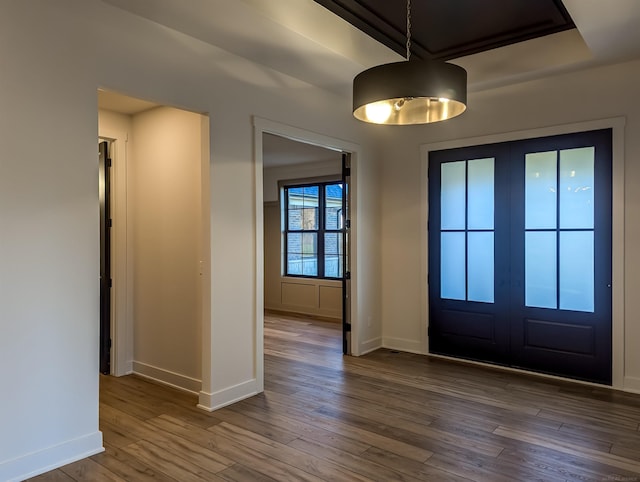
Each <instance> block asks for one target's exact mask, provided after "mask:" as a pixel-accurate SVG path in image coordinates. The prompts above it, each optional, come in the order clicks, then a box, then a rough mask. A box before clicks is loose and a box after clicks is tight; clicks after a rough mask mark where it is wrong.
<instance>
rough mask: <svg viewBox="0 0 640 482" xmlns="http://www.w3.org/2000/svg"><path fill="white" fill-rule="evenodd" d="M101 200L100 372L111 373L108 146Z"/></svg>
mask: <svg viewBox="0 0 640 482" xmlns="http://www.w3.org/2000/svg"><path fill="white" fill-rule="evenodd" d="M98 152H99V158H98V176H99V177H98V195H99V200H100V372H101V373H104V374H109V373H111V210H110V180H109V179H110V176H109V169H110V167H111V159H110V158H109V145H108V143H107V142H100V143H99V145H98Z"/></svg>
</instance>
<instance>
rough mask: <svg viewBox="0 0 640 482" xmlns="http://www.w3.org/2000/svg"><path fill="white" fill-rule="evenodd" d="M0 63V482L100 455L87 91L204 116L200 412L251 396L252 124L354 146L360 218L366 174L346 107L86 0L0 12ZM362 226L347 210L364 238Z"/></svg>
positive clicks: (366, 195) (92, 132) (93, 114)
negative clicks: (206, 298) (207, 191)
mask: <svg viewBox="0 0 640 482" xmlns="http://www.w3.org/2000/svg"><path fill="white" fill-rule="evenodd" d="M0 63H1V65H2V75H0V112H2V115H1V116H0V146H2V149H0V226H2V228H1V231H0V236H1V237H0V306H2V312H1V315H0V316H1V318H0V380H1V383H2V393H3V400H2V411H1V412H0V427H2V430H1V431H0V480H11V479H13V478H22V477H24V476H26V475H28V474H31V473H32V474H35V473H38V472H41V471H44V470H47V469H49V468H53V467H54V466H57V465H61V464H63V463H66V462H68V461H71V460H74V459H77V458H81V457H83V456H86V455H88V454H90V453H94V452H96V451H99V450H101V435H100V432H99V431H98V338H99V337H98V305H99V304H98V293H99V291H98V259H99V255H98V246H99V243H98V223H97V220H98V196H97V179H98V177H97V159H96V138H97V101H96V89H97V88H98V87H105V88H108V89H111V90H115V91H118V92H122V93H125V94H128V95H132V96H135V97H140V98H146V99H149V100H154V101H157V102H159V103H162V104H165V105H174V106H178V107H183V108H186V109H188V110H191V111H195V112H207V113H209V114H210V116H211V124H210V125H211V127H210V131H209V135H210V139H211V164H210V168H211V173H210V180H209V183H210V187H211V218H210V220H211V230H210V234H211V262H210V265H209V266H205V270H206V271H209V270H210V272H211V275H212V283H211V293H210V296H211V317H210V319H211V322H210V325H205V326H203V338H204V341H203V353H202V357H203V359H204V360H205V361H207V362H208V361H209V360H210V364H206V363H205V367H204V369H203V372H202V391H201V393H200V404H201V406H203V408H209V409H213V408H215V407H218V406H222V405H224V404H227V403H230V402H232V401H233V400H235V399H239V398H243V397H246V396H249V395H251V394H252V393H255V392H256V391H257V390H259V389H260V383H259V381H260V378H261V369H262V364H261V361H260V360H258V359H256V355H255V354H256V353H257V352H258V351H257V349H256V347H257V345H258V344H259V343H261V340H259V339H258V338H256V333H257V331H256V326H257V323H259V321H260V320H259V319H257V317H256V304H257V299H258V298H257V297H258V294H257V292H256V286H257V280H256V253H257V242H258V237H257V236H256V232H255V224H256V219H257V217H258V214H257V212H256V203H255V196H256V186H255V169H254V164H253V162H254V161H253V150H252V145H253V126H252V123H251V117H252V116H254V115H257V116H260V117H262V118H266V119H272V120H275V121H278V122H282V123H283V124H287V125H296V126H300V127H301V128H304V129H307V130H309V131H313V132H318V133H323V134H325V135H329V136H334V137H337V138H341V139H349V141H351V142H353V143H356V144H361V145H363V146H365V147H363V149H362V153H363V154H362V158H360V159H358V161H359V163H358V171H359V179H360V180H362V185H358V186H356V190H357V193H356V196H357V200H356V202H357V203H358V205H363V206H365V205H366V206H371V209H372V210H374V209H375V202H374V200H375V199H376V196H377V189H376V186H374V185H368V184H367V183H369V182H370V181H371V182H373V181H375V179H376V176H377V173H376V164H375V163H373V162H368V161H369V159H370V153H371V151H369V150H368V149H367V148H366V144H367V142H366V135H367V134H366V133H367V127H365V126H361V125H359V124H358V123H357V122H356V121H354V120H353V119H352V117H351V115H350V107H349V102H348V99H344V98H339V97H337V96H335V95H333V94H329V93H326V92H323V91H321V90H319V89H317V88H314V87H312V86H310V85H308V84H305V83H303V82H299V81H296V80H294V79H292V78H289V77H286V76H284V75H281V74H278V73H276V72H274V71H270V70H268V69H266V68H264V67H263V66H259V65H257V64H253V63H251V62H248V61H244V60H242V59H240V58H238V57H235V56H233V55H231V54H228V53H226V52H224V51H221V50H219V49H216V48H214V47H211V46H209V45H206V44H204V43H202V42H199V41H197V40H194V39H192V38H189V37H187V36H184V35H181V34H179V33H177V32H175V31H172V30H170V29H167V28H165V27H161V26H159V25H156V24H153V23H152V22H148V21H146V20H143V19H140V18H138V17H135V16H133V15H130V14H126V13H124V12H122V11H120V10H118V9H115V8H112V7H110V6H107V5H105V4H103V3H101V2H99V1H98V0H59V1H57V2H50V1H47V0H7V1H4V2H2V4H1V6H0ZM283 105H285V106H289V107H288V108H286V109H283ZM230 199H234V200H235V201H234V202H233V203H229V200H230ZM374 213H375V211H369V210H363V211H362V212H361V213H359V222H360V225H361V226H362V231H360V233H361V234H363V235H364V236H366V235H368V234H371V233H372V232H375V231H376V229H377V226H378V224H377V221H376V220H375V219H367V216H369V215H372V214H374ZM260 227H261V228H262V226H260ZM260 238H261V237H260ZM376 243H377V241H376V240H375V239H374V240H373V241H372V244H370V245H367V247H366V248H363V249H362V250H359V251H358V263H359V266H360V267H361V269H360V276H361V277H362V279H363V280H366V282H363V283H361V284H360V285H358V293H357V297H358V301H359V309H360V312H361V313H362V314H363V316H365V317H366V316H373V313H376V312H378V311H379V310H378V308H379V305H378V298H379V291H378V287H379V278H377V277H376V276H375V275H376V274H377V270H378V268H377V261H376V260H377V254H378V253H377V252H376V246H377V245H376ZM363 335H367V336H370V335H369V334H367V333H364V332H363ZM371 336H374V335H371ZM204 347H206V349H204Z"/></svg>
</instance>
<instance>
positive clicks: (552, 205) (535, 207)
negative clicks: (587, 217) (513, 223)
mask: <svg viewBox="0 0 640 482" xmlns="http://www.w3.org/2000/svg"><path fill="white" fill-rule="evenodd" d="M525 161H526V162H525V228H526V229H555V228H556V209H557V206H556V199H557V191H558V186H557V184H558V182H557V177H558V176H557V151H550V152H536V153H531V154H527V155H526V156H525Z"/></svg>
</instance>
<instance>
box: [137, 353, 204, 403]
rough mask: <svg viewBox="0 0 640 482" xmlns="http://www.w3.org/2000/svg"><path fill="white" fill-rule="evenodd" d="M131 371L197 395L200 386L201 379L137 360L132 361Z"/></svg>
mask: <svg viewBox="0 0 640 482" xmlns="http://www.w3.org/2000/svg"><path fill="white" fill-rule="evenodd" d="M133 373H135V374H136V375H139V376H141V377H143V378H148V379H149V380H153V381H155V382H158V383H161V384H163V385H167V386H169V387H172V388H177V389H178V390H182V391H184V392H189V393H191V394H193V395H198V393H199V392H200V389H201V388H202V381H201V380H197V379H195V378H191V377H188V376H186V375H181V374H180V373H175V372H172V371H169V370H165V369H164V368H158V367H154V366H153V365H148V364H146V363H142V362H138V361H134V362H133Z"/></svg>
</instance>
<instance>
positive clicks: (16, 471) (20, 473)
mask: <svg viewBox="0 0 640 482" xmlns="http://www.w3.org/2000/svg"><path fill="white" fill-rule="evenodd" d="M100 452H104V447H103V446H102V432H94V433H91V434H89V435H85V436H84V437H80V438H77V439H74V440H69V441H67V442H64V443H62V444H60V445H55V446H54V447H49V448H47V449H44V450H40V451H38V452H33V453H30V454H28V455H25V456H23V457H19V458H17V459H13V460H9V461H6V462H1V463H0V480H3V481H8V482H17V481H20V480H25V479H28V478H31V477H35V476H36V475H40V474H44V473H45V472H49V471H50V470H54V469H57V468H58V467H62V466H63V465H67V464H70V463H72V462H77V461H78V460H81V459H84V458H87V457H91V456H92V455H95V454H98V453H100Z"/></svg>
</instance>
